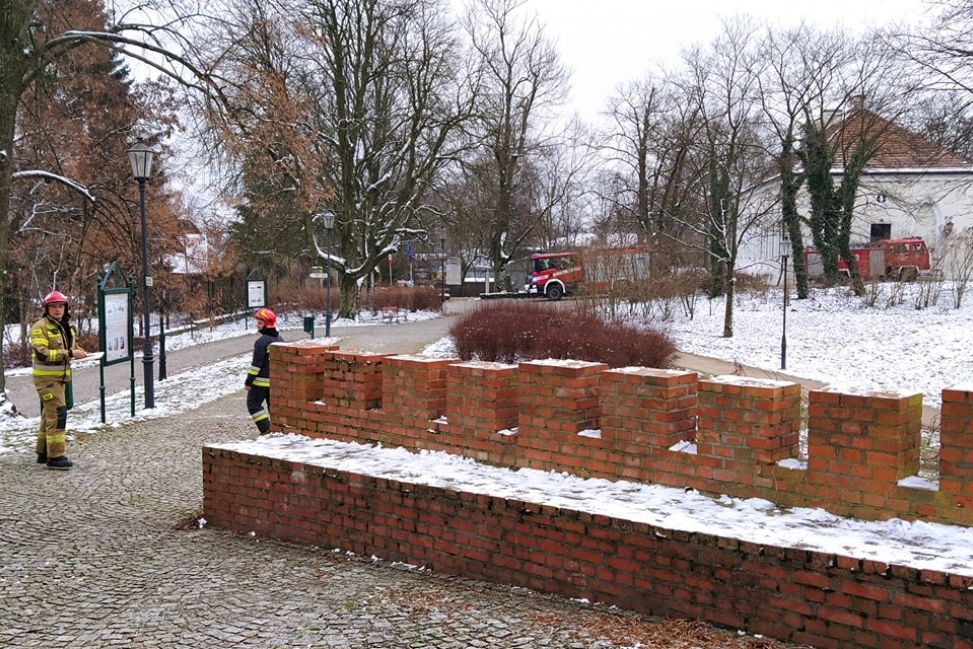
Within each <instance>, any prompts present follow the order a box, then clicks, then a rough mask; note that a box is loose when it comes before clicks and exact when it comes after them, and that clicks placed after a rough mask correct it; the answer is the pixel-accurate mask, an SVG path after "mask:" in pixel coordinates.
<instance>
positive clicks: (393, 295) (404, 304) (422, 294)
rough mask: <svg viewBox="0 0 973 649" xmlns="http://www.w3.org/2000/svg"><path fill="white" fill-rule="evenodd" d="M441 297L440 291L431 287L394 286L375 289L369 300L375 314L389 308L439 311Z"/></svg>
mask: <svg viewBox="0 0 973 649" xmlns="http://www.w3.org/2000/svg"><path fill="white" fill-rule="evenodd" d="M440 297H441V293H440V290H439V289H438V288H434V287H431V286H393V287H384V288H378V289H375V291H374V292H373V293H372V294H371V295H370V296H369V298H368V299H369V305H370V306H371V308H372V311H373V312H378V311H381V310H382V308H383V307H387V306H394V307H397V308H399V309H407V310H409V311H439V310H440V308H441V305H442V301H441V299H440Z"/></svg>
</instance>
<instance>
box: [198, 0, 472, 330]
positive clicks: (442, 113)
mask: <svg viewBox="0 0 973 649" xmlns="http://www.w3.org/2000/svg"><path fill="white" fill-rule="evenodd" d="M243 7H244V8H245V9H246V12H245V13H242V14H241V15H243V16H245V17H246V18H247V21H246V22H243V23H241V24H240V25H239V26H237V27H236V28H235V30H234V31H232V32H230V33H228V34H227V36H226V38H227V39H228V40H230V41H233V40H236V39H237V38H238V36H239V37H240V38H242V40H243V41H244V42H245V43H246V44H247V47H246V50H245V52H243V53H242V54H241V55H240V56H239V57H238V58H237V59H236V60H235V61H233V62H232V66H231V68H230V69H229V70H228V71H227V73H226V74H227V76H228V77H230V78H232V79H234V80H235V86H234V88H233V90H232V95H233V96H232V99H233V104H232V105H233V107H234V108H233V112H232V113H231V115H232V117H233V119H232V121H230V122H229V123H228V126H227V130H226V132H225V133H224V134H223V135H224V136H225V137H227V138H228V139H230V140H231V141H233V142H235V146H234V154H235V155H236V157H237V160H238V162H239V163H241V165H242V168H243V169H244V170H245V171H246V172H247V173H248V174H249V179H247V180H246V181H245V188H246V191H247V194H248V197H250V200H249V201H248V202H249V203H250V205H251V207H252V208H258V209H255V210H254V211H255V212H264V213H268V212H269V213H271V214H273V213H277V212H280V211H284V212H285V213H287V214H289V215H291V218H292V219H297V220H299V221H300V225H299V226H298V227H299V229H301V230H302V231H303V233H304V237H305V241H306V243H307V249H308V250H309V251H310V255H311V256H313V257H317V258H319V259H321V260H322V261H323V262H324V264H325V265H326V266H328V267H331V268H333V269H334V270H335V271H336V272H337V275H338V282H339V284H340V287H341V304H340V308H339V312H340V314H341V315H343V316H353V315H355V314H356V313H357V311H358V308H359V287H360V285H361V284H362V283H364V282H366V281H367V280H368V278H369V277H370V276H371V275H372V273H373V271H375V269H376V267H377V266H378V264H379V263H380V262H382V261H384V260H385V259H386V258H387V257H388V256H389V255H391V254H393V253H394V252H395V251H396V250H398V248H399V246H400V245H401V244H402V242H403V241H404V240H406V239H411V238H415V237H417V236H419V237H423V236H425V235H426V230H427V228H426V227H425V225H424V219H428V218H429V217H430V215H432V214H433V213H434V210H433V209H432V207H431V205H430V204H428V203H427V202H425V199H426V197H427V195H429V193H430V190H431V188H432V185H433V182H434V180H435V178H436V176H437V174H438V173H439V172H440V170H441V169H442V168H443V167H444V166H445V165H447V164H448V163H450V162H451V161H453V160H455V159H456V158H457V157H458V156H460V154H461V152H462V151H463V150H464V148H465V147H466V146H467V144H466V141H465V140H464V139H463V138H461V137H459V136H460V134H461V127H462V125H463V124H464V122H465V121H467V120H468V119H469V117H470V110H471V101H472V96H473V92H472V89H471V87H470V85H469V83H468V78H467V76H466V71H465V69H464V67H465V66H464V65H463V60H462V56H461V52H460V50H459V44H458V42H457V40H456V38H455V35H454V30H453V29H452V28H451V25H450V24H449V23H448V22H446V21H445V19H444V18H443V16H444V15H445V14H446V12H445V11H444V8H443V5H442V3H441V2H439V1H438V0H410V1H407V2H397V3H389V2H383V1H380V0H363V1H356V0H305V1H303V2H301V3H297V4H295V3H286V4H285V3H277V4H275V5H273V6H270V5H267V3H261V2H251V1H247V2H244V3H243ZM258 31H259V33H260V38H259V39H254V38H253V37H252V35H253V34H254V33H257V32H258ZM218 117H219V116H218ZM215 121H216V122H217V123H218V120H215ZM255 200H256V201H257V203H259V206H258V205H257V203H255V202H254V201H255ZM326 211H332V212H334V213H335V215H336V221H335V226H334V244H335V249H334V250H329V249H328V248H327V246H326V238H325V229H324V227H323V222H322V219H321V218H320V217H321V215H322V214H324V213H325V212H326ZM245 216H247V215H245Z"/></svg>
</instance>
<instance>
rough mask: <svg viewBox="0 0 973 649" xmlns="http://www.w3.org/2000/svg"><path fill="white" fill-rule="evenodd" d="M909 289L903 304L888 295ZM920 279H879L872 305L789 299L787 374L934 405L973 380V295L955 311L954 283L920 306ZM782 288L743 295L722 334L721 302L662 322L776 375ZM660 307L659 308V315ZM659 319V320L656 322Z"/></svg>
mask: <svg viewBox="0 0 973 649" xmlns="http://www.w3.org/2000/svg"><path fill="white" fill-rule="evenodd" d="M896 288H899V289H901V290H902V291H904V294H903V295H902V297H901V303H898V304H892V305H889V302H897V301H898V300H894V299H893V296H892V292H893V291H895V290H896ZM923 288H924V285H923V284H905V285H901V284H893V283H885V284H881V285H880V291H881V292H880V293H879V294H878V295H877V297H876V298H875V300H874V306H871V307H869V306H866V301H871V299H868V300H866V299H865V298H858V297H855V296H853V295H850V294H849V292H848V290H847V289H830V290H827V291H825V290H821V291H816V292H814V294H813V295H812V297H811V298H809V299H807V300H797V299H792V300H791V302H790V306H789V307H788V310H787V370H786V372H787V373H788V374H792V375H794V376H800V377H805V378H810V379H817V380H820V381H824V382H826V383H830V384H832V385H835V386H839V387H841V386H857V387H859V388H870V387H874V388H878V389H883V390H894V391H896V392H910V393H916V392H922V394H923V395H924V402H925V403H926V405H930V406H935V407H938V406H939V405H940V404H941V403H942V390H943V388H948V387H951V386H953V385H956V384H958V383H964V382H967V381H969V380H970V379H971V378H973V365H971V362H970V361H971V353H973V352H971V350H973V326H971V325H973V295H968V296H967V297H966V300H965V301H964V303H963V304H962V307H961V308H960V309H955V308H953V305H952V300H953V297H952V286H951V285H948V284H947V285H946V286H944V291H943V293H942V294H941V295H940V296H939V299H938V301H937V303H936V304H935V305H932V306H929V307H928V308H923V309H917V308H916V306H915V298H916V296H917V295H918V293H919V292H920V291H922V290H923ZM782 302H783V294H782V292H781V290H780V289H776V290H770V291H768V292H767V293H766V294H765V295H753V294H744V295H740V296H739V297H738V298H737V300H736V302H735V304H734V318H733V323H734V327H733V337H732V338H724V337H723V311H724V304H725V303H724V301H723V300H722V299H715V300H712V302H710V301H709V300H707V299H706V298H702V299H700V300H699V302H698V303H697V308H696V313H695V316H694V317H693V319H691V320H690V319H689V318H688V317H686V315H685V314H684V313H681V312H679V307H678V305H675V315H674V317H673V318H672V319H671V320H669V321H664V322H659V324H662V325H663V326H666V327H667V328H668V329H669V331H670V333H671V334H672V336H673V337H674V338H675V340H676V344H677V346H678V348H679V350H680V351H684V352H689V353H693V354H699V355H702V356H712V357H714V358H720V359H723V360H727V361H731V362H734V361H736V362H740V363H742V364H743V365H749V366H752V367H759V368H765V369H767V370H772V371H780V348H781V333H782V324H783V322H782V320H783V316H782V314H783V305H782ZM660 311H661V309H659V308H658V306H657V308H656V314H658V313H659V312H660ZM657 322H658V320H657Z"/></svg>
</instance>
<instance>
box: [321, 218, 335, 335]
mask: <svg viewBox="0 0 973 649" xmlns="http://www.w3.org/2000/svg"><path fill="white" fill-rule="evenodd" d="M321 216H322V218H324V229H325V230H327V231H328V262H329V263H328V265H326V266H325V267H324V272H325V277H324V281H325V282H326V284H325V286H326V288H325V289H324V336H325V338H330V337H331V264H330V261H331V233H332V232H334V212H332V211H331V210H328V211H327V212H325V213H324V214H322V215H321Z"/></svg>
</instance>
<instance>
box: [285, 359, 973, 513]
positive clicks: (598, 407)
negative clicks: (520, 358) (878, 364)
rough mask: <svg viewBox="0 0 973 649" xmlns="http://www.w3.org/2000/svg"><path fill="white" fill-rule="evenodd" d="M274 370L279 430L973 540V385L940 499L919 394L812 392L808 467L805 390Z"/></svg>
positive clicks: (407, 369) (382, 368) (516, 371)
mask: <svg viewBox="0 0 973 649" xmlns="http://www.w3.org/2000/svg"><path fill="white" fill-rule="evenodd" d="M271 363H272V376H273V377H274V387H273V408H272V421H273V422H274V426H275V429H280V430H285V431H292V432H300V433H305V434H308V435H311V436H326V437H331V438H334V439H339V440H344V441H349V440H357V441H362V442H381V443H382V444H385V445H400V446H405V447H407V448H412V449H432V450H441V451H446V452H449V453H455V454H459V455H465V456H468V457H472V458H475V459H478V460H480V461H486V462H491V463H494V464H498V465H503V466H510V467H532V468H538V469H543V470H556V471H569V472H571V473H574V474H577V475H580V476H593V477H602V478H608V479H626V480H635V481H642V482H651V483H656V484H663V485H667V486H673V487H692V488H695V489H698V490H700V491H703V492H705V493H710V494H724V493H725V494H728V495H731V496H736V497H743V498H746V497H760V498H766V499H768V500H771V501H773V502H776V503H778V504H780V505H782V506H811V507H823V508H825V509H828V510H829V511H832V512H834V513H837V514H842V515H845V514H852V515H855V516H858V517H861V518H868V519H887V518H892V517H897V518H904V519H917V518H923V519H926V520H932V521H938V522H944V523H954V524H960V525H973V385H968V386H957V387H955V388H951V389H949V390H945V391H944V398H943V414H942V440H941V441H942V450H941V452H940V455H941V472H942V479H941V480H940V482H939V483H938V484H936V483H933V484H931V485H930V484H923V483H922V482H921V481H919V482H914V481H906V482H905V483H903V484H900V482H899V481H900V479H902V478H907V477H909V476H912V475H914V474H915V473H916V470H917V468H918V453H919V427H920V422H921V408H922V399H921V396H920V395H919V394H888V393H871V392H867V391H862V392H860V393H842V392H839V391H835V390H818V391H813V392H811V393H810V406H809V417H808V427H809V433H808V438H809V451H808V459H807V465H806V466H803V465H800V464H799V463H797V462H796V461H794V460H793V458H795V457H796V455H797V443H798V430H799V426H800V408H801V406H800V387H799V386H798V385H797V384H794V383H786V382H781V381H771V380H759V379H747V378H742V377H736V376H726V377H716V378H713V379H708V380H699V379H698V377H697V376H696V374H694V373H691V372H680V371H672V370H653V369H647V368H624V369H618V370H608V369H607V367H606V366H604V365H602V364H599V363H585V362H579V361H532V362H529V363H521V364H520V365H519V366H513V365H502V364H492V363H460V362H459V361H458V360H456V359H426V358H420V357H414V356H393V357H386V356H383V355H379V354H360V353H354V352H342V351H338V350H336V349H335V348H333V347H325V346H321V345H317V346H314V345H302V344H300V343H294V344H282V345H277V346H275V350H274V353H273V354H272V355H271ZM444 415H445V416H444ZM579 433H581V434H579ZM680 442H682V443H683V444H682V445H681V446H679V447H675V449H676V450H673V448H674V445H676V444H678V443H680ZM782 461H783V462H782Z"/></svg>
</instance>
